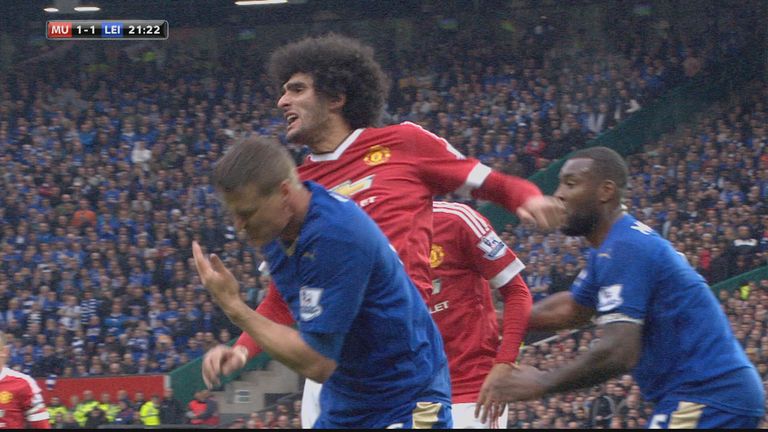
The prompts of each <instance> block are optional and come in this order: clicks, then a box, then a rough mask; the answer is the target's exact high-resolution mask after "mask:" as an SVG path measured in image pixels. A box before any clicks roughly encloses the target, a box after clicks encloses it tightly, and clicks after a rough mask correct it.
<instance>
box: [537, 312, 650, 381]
mask: <svg viewBox="0 0 768 432" xmlns="http://www.w3.org/2000/svg"><path fill="white" fill-rule="evenodd" d="M602 329H603V336H602V337H601V338H600V339H598V340H597V342H596V343H595V344H594V345H593V346H592V347H591V348H590V349H589V351H587V352H586V353H584V354H582V355H580V356H578V357H577V358H576V359H575V360H574V361H572V362H570V363H568V364H566V365H565V366H563V367H561V368H559V369H555V370H552V371H550V372H548V373H546V374H544V375H543V376H542V378H541V379H542V384H543V385H544V387H545V388H546V391H545V393H558V392H564V391H569V390H575V389H580V388H584V387H589V386H593V385H596V384H599V383H602V382H604V381H606V380H608V379H610V378H613V377H615V376H617V375H621V374H623V373H626V372H629V371H630V370H632V368H633V367H635V365H636V364H637V362H638V360H639V359H640V351H641V349H642V330H643V326H642V324H638V323H635V322H629V321H620V322H612V323H609V324H606V325H603V326H602Z"/></svg>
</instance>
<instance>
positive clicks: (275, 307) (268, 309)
mask: <svg viewBox="0 0 768 432" xmlns="http://www.w3.org/2000/svg"><path fill="white" fill-rule="evenodd" d="M256 312H258V313H260V314H262V315H263V316H264V317H266V318H268V319H270V320H272V321H274V322H276V323H278V324H283V325H287V326H291V325H293V324H294V323H295V321H294V319H293V315H292V314H291V311H290V309H289V308H288V304H287V303H286V302H285V300H284V299H283V297H282V296H280V292H279V291H278V290H277V287H276V286H275V283H274V281H270V282H269V288H268V289H267V295H266V296H265V297H264V300H262V301H261V303H260V304H259V306H258V307H257V308H256ZM238 345H240V346H244V347H246V348H247V349H248V358H249V359H250V358H253V357H255V356H256V354H258V353H260V352H261V351H262V349H261V347H260V346H259V345H258V344H257V343H256V341H254V340H253V338H252V337H251V336H250V335H249V334H248V332H242V333H241V334H240V337H239V338H238V339H237V342H235V346H238Z"/></svg>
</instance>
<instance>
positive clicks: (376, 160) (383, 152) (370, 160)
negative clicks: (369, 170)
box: [363, 145, 392, 166]
mask: <svg viewBox="0 0 768 432" xmlns="http://www.w3.org/2000/svg"><path fill="white" fill-rule="evenodd" d="M391 156H392V152H391V151H390V150H389V147H384V146H380V145H375V146H373V147H371V148H370V149H368V153H367V154H366V155H365V157H364V158H363V162H365V164H366V165H368V166H375V165H381V164H383V163H385V162H387V161H388V160H389V158H390V157H391Z"/></svg>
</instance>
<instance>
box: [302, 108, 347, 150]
mask: <svg viewBox="0 0 768 432" xmlns="http://www.w3.org/2000/svg"><path fill="white" fill-rule="evenodd" d="M352 131H353V129H352V127H351V126H349V123H347V122H346V121H345V120H344V119H342V118H341V117H337V116H332V117H331V118H330V119H329V121H328V127H327V128H326V129H325V131H324V133H323V134H322V136H321V138H320V139H319V140H318V141H317V142H315V143H314V144H312V145H310V146H309V148H310V149H312V153H314V154H323V153H333V152H335V151H336V149H337V148H339V146H340V145H341V143H343V142H344V140H345V139H347V137H348V136H349V134H351V133H352Z"/></svg>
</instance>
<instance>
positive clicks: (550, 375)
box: [475, 321, 642, 421]
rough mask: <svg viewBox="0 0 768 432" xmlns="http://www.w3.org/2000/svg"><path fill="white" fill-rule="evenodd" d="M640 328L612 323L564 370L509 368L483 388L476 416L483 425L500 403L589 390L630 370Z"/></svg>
mask: <svg viewBox="0 0 768 432" xmlns="http://www.w3.org/2000/svg"><path fill="white" fill-rule="evenodd" d="M641 349H642V325H640V324H637V323H634V322H624V321H622V322H613V323H610V324H606V325H604V326H603V336H602V337H601V338H600V339H599V340H598V342H597V343H596V344H595V345H594V346H593V347H592V348H591V349H590V350H589V351H587V352H586V353H585V354H583V355H581V356H579V357H577V358H576V360H574V361H572V362H571V363H569V364H566V365H565V366H563V367H561V368H559V369H554V370H552V371H548V372H543V371H540V370H538V369H536V368H534V367H532V366H519V367H514V368H510V370H509V372H508V373H507V374H504V375H501V376H499V377H497V379H496V380H495V381H494V382H493V383H492V385H489V386H487V387H486V386H484V388H483V389H482V390H481V392H480V397H479V398H478V403H477V408H476V409H475V415H479V416H480V418H481V420H482V421H485V420H486V418H487V417H488V415H489V413H490V414H491V415H495V412H496V410H495V407H496V406H497V405H498V404H499V403H509V402H515V401H523V400H531V399H538V398H541V397H542V396H544V395H546V394H550V393H557V392H564V391H568V390H575V389H579V388H584V387H589V386H592V385H595V384H598V383H601V382H604V381H606V380H608V379H609V378H612V377H614V376H616V375H619V374H622V373H625V372H627V371H629V370H631V369H632V368H633V367H634V366H635V364H637V361H638V360H639V359H640V351H641Z"/></svg>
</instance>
